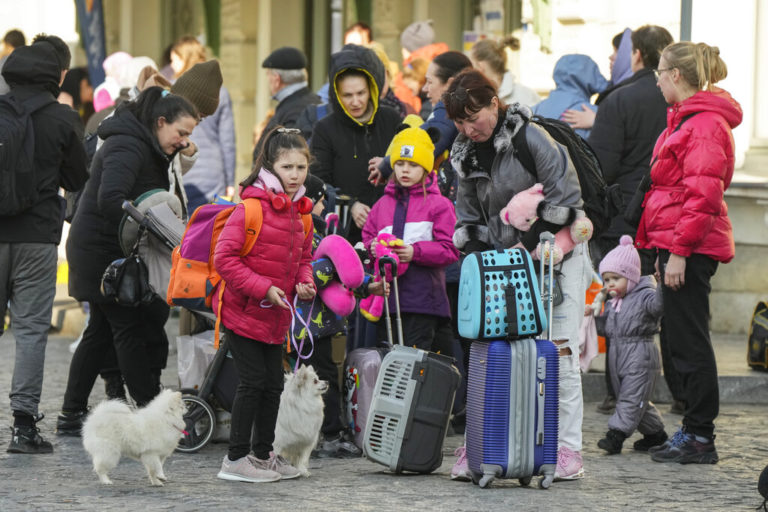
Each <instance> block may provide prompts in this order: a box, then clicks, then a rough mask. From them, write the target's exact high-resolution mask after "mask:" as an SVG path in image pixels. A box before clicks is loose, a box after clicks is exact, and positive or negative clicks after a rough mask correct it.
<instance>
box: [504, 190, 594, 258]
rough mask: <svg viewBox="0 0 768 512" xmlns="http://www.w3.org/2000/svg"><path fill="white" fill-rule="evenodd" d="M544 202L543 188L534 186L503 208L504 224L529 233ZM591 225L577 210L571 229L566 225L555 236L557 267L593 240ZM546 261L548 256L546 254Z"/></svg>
mask: <svg viewBox="0 0 768 512" xmlns="http://www.w3.org/2000/svg"><path fill="white" fill-rule="evenodd" d="M542 201H544V185H542V184H541V183H536V184H534V185H533V186H532V187H531V188H529V189H526V190H523V191H522V192H519V193H517V194H515V195H514V196H513V197H512V199H510V200H509V203H507V206H505V207H504V208H502V209H501V211H500V212H499V216H500V217H501V222H503V223H504V224H507V225H511V226H513V227H514V228H516V229H517V230H519V231H528V230H529V229H531V225H532V224H533V223H534V222H536V220H537V219H538V216H537V213H536V212H537V209H538V207H539V203H541V202H542ZM592 232H593V226H592V222H591V221H590V220H589V218H588V217H587V216H586V214H585V213H584V212H583V211H580V210H577V212H576V219H575V220H574V221H573V222H572V223H571V225H570V226H564V227H563V228H562V229H561V230H560V231H558V232H557V233H555V243H554V246H553V248H552V251H553V252H554V257H555V258H554V261H555V264H557V263H560V262H561V261H562V260H563V255H564V254H567V253H569V252H570V251H571V250H573V248H574V247H575V246H576V244H579V243H581V242H586V241H587V240H589V239H590V238H592ZM542 251H543V248H542V247H541V244H539V245H538V246H536V249H535V250H534V251H533V252H532V253H531V256H533V258H534V259H540V258H541V256H542V254H541V253H542ZM544 257H545V259H548V258H549V253H546V252H545V253H544Z"/></svg>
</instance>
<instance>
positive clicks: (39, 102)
mask: <svg viewBox="0 0 768 512" xmlns="http://www.w3.org/2000/svg"><path fill="white" fill-rule="evenodd" d="M54 38H55V39H54ZM59 42H60V43H61V44H58V43H59ZM64 50H66V53H64ZM69 60H70V56H69V50H68V49H66V44H64V42H63V41H61V39H59V38H56V37H55V36H45V37H44V38H42V39H39V40H38V39H36V42H35V43H34V44H32V45H31V46H26V47H22V48H18V49H17V50H16V51H14V52H13V53H12V54H11V55H10V56H9V57H8V60H7V61H6V62H5V65H4V67H3V71H2V75H3V78H5V80H6V82H8V85H9V86H10V87H11V92H10V93H8V94H7V95H4V96H0V149H1V150H2V151H0V311H2V313H3V314H2V315H0V316H2V317H4V316H5V310H6V306H7V305H8V304H9V303H10V313H11V328H12V329H13V334H14V337H15V339H16V361H15V365H14V372H13V380H12V383H11V392H10V398H11V409H12V410H13V417H14V425H13V428H12V430H13V435H12V438H11V442H10V444H9V446H8V452H10V453H27V454H29V453H51V452H52V451H53V447H52V446H51V444H50V443H49V442H47V441H45V440H44V439H43V438H42V437H41V436H40V434H39V433H38V429H37V427H36V426H35V423H37V422H39V421H40V420H41V419H42V418H43V415H42V414H40V413H39V412H38V405H39V402H40V393H41V391H42V385H43V366H44V362H45V346H46V343H47V341H48V329H49V328H50V325H51V314H52V310H53V298H54V295H55V292H56V270H57V249H56V246H57V245H58V244H59V242H60V240H61V231H62V223H63V214H64V205H63V199H62V198H61V197H60V196H59V194H58V191H59V187H63V188H64V189H66V190H78V189H79V188H81V187H82V186H83V184H84V183H85V181H86V179H87V177H88V175H87V173H86V169H85V150H84V149H83V145H82V142H81V141H82V138H83V126H82V123H81V122H80V119H79V117H78V115H77V112H75V111H74V110H72V109H71V108H69V107H67V106H65V105H61V104H59V103H58V102H57V101H56V96H57V95H58V93H59V86H60V84H61V82H62V79H63V75H62V69H66V68H68V67H69ZM0 332H2V331H1V330H0Z"/></svg>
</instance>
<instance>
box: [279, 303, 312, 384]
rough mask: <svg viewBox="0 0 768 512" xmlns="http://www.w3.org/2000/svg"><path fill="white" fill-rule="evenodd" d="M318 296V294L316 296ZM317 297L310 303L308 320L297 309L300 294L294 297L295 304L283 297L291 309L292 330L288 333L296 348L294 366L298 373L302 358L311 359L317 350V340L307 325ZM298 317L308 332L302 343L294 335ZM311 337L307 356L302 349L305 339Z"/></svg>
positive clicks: (294, 370)
mask: <svg viewBox="0 0 768 512" xmlns="http://www.w3.org/2000/svg"><path fill="white" fill-rule="evenodd" d="M315 297H316V296H315ZM315 297H313V298H312V303H311V304H310V305H309V314H308V315H307V320H304V318H302V316H301V315H300V314H299V312H298V310H297V309H296V304H297V302H298V300H299V297H298V295H297V296H295V297H294V298H293V304H291V303H290V302H288V299H286V298H285V297H283V302H284V303H286V304H287V305H288V308H289V309H290V310H291V330H290V331H289V333H288V335H289V336H290V343H291V345H293V347H294V348H295V349H296V364H294V366H293V372H294V373H296V370H298V369H299V362H301V360H302V359H309V358H310V357H312V354H313V353H314V352H315V340H314V338H313V337H312V331H311V330H310V329H309V325H307V322H308V321H310V320H311V319H312V309H313V308H314V307H315ZM297 319H298V321H299V323H300V324H301V325H303V326H304V330H305V332H306V333H307V335H306V336H304V337H302V338H301V343H300V344H298V343H296V337H295V336H294V335H293V330H294V328H295V327H296V320H297ZM307 338H309V344H310V346H311V349H310V350H309V354H307V355H306V356H304V355H302V353H301V351H302V350H303V349H304V340H305V339H307Z"/></svg>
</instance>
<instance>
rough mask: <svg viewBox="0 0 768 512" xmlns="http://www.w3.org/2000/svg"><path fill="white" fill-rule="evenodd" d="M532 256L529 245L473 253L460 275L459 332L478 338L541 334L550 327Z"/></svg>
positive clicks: (470, 337)
mask: <svg viewBox="0 0 768 512" xmlns="http://www.w3.org/2000/svg"><path fill="white" fill-rule="evenodd" d="M536 277H537V276H536V271H535V269H534V266H533V260H532V259H531V255H530V254H529V253H528V251H526V250H524V249H506V250H504V251H497V250H490V251H483V252H473V253H471V254H470V255H468V256H467V257H466V258H464V261H463V262H462V264H461V277H460V278H459V304H458V312H457V322H458V327H459V334H460V335H461V336H463V337H464V338H469V339H473V340H477V339H485V340H493V339H503V338H506V339H516V338H530V337H533V336H537V335H538V334H539V333H541V332H543V331H544V330H545V329H546V328H547V316H546V315H545V314H544V308H543V307H542V303H541V291H540V290H539V283H538V281H537V278H536Z"/></svg>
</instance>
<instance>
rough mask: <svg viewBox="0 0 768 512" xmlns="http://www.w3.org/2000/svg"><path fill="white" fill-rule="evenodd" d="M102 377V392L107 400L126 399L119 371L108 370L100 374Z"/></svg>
mask: <svg viewBox="0 0 768 512" xmlns="http://www.w3.org/2000/svg"><path fill="white" fill-rule="evenodd" d="M101 378H102V379H104V392H105V393H106V394H107V398H108V399H109V400H122V401H123V402H125V401H126V397H125V386H124V385H123V376H122V375H120V373H119V372H109V373H104V374H102V375H101Z"/></svg>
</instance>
